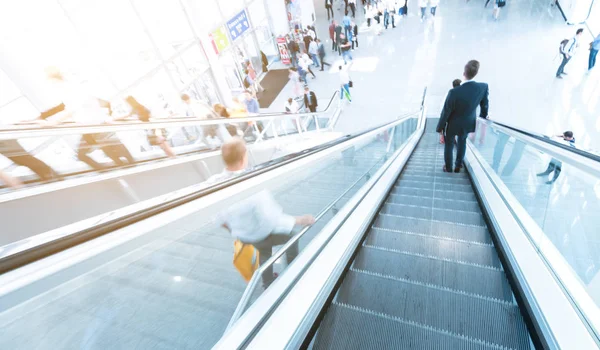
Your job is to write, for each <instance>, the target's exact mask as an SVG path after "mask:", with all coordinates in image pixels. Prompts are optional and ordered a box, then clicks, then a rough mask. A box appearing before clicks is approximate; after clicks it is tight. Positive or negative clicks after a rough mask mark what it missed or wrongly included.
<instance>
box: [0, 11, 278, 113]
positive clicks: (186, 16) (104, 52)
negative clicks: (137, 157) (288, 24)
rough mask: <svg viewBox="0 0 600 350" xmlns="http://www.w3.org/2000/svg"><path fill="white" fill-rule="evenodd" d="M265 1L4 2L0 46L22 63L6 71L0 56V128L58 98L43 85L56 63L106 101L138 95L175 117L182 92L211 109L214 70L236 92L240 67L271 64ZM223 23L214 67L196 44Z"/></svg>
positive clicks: (215, 94) (271, 42) (273, 53)
mask: <svg viewBox="0 0 600 350" xmlns="http://www.w3.org/2000/svg"><path fill="white" fill-rule="evenodd" d="M266 1H267V0H228V1H218V0H203V1H193V0H182V1H166V0H157V1H146V0H105V1H101V2H99V1H96V0H31V1H26V2H25V1H24V2H11V3H10V5H9V4H8V3H6V4H4V3H3V4H2V5H0V33H1V34H0V44H1V45H2V46H4V47H9V48H11V49H10V50H7V51H9V52H10V53H11V55H12V56H13V57H12V58H13V60H12V62H17V63H18V64H17V65H14V64H10V65H8V66H7V64H6V60H0V69H4V70H5V72H0V88H1V89H2V92H3V93H2V98H1V101H0V122H5V123H13V122H16V121H22V120H26V119H33V118H36V117H37V116H38V115H39V113H41V112H42V111H44V110H46V109H49V108H51V107H54V106H56V105H58V104H60V103H61V102H62V101H61V97H60V96H55V92H54V91H53V90H54V89H52V88H50V86H49V84H48V79H47V77H46V74H45V72H44V70H45V68H47V67H58V68H59V69H60V71H61V72H62V73H63V74H64V76H65V78H66V79H67V80H70V81H72V82H73V83H77V84H81V85H82V86H85V88H86V89H89V90H90V93H91V94H93V95H95V96H97V97H99V98H102V99H107V100H112V99H115V98H121V97H124V96H127V95H132V94H134V95H135V96H136V97H139V100H140V101H143V103H145V104H148V107H150V108H151V109H152V111H153V114H155V115H157V116H158V115H161V116H169V115H172V114H176V113H177V112H176V111H177V106H178V105H180V104H181V101H180V99H179V96H180V94H181V93H183V92H187V93H189V94H191V95H193V96H194V97H195V98H196V99H199V100H201V101H203V102H205V103H207V104H210V105H212V104H214V103H217V102H224V101H221V97H220V95H221V94H220V93H219V91H220V88H219V85H218V84H216V83H215V81H214V76H215V74H213V71H212V70H213V69H220V70H221V71H224V72H225V74H224V75H225V76H226V79H227V84H226V85H225V86H229V88H230V89H231V90H238V89H243V84H242V79H243V76H244V74H243V68H244V65H245V63H246V62H251V63H252V65H253V67H254V69H255V70H256V72H257V74H260V73H261V71H262V60H261V58H262V56H261V51H262V52H264V53H265V55H266V56H267V57H268V58H269V60H273V59H275V58H276V57H277V51H276V45H275V42H274V39H273V35H272V30H271V25H270V23H269V18H268V15H267V11H266V7H265V6H266V5H265V4H266ZM32 9H35V11H32ZM240 13H244V16H245V17H244V18H246V19H247V23H246V27H244V29H243V31H242V32H241V33H240V34H239V35H237V36H235V37H234V36H232V35H233V34H231V31H230V28H229V27H230V26H231V23H232V21H234V20H235V19H236V18H238V17H239V16H240ZM282 15H283V14H282ZM221 26H224V27H225V28H226V29H227V30H226V31H227V32H229V33H228V35H229V37H228V38H229V41H230V45H229V47H226V48H225V49H223V50H222V51H221V52H219V53H218V54H217V59H216V60H212V61H210V62H212V64H213V66H212V67H211V63H209V59H208V58H207V55H206V53H207V51H208V50H210V51H211V52H210V54H212V53H213V48H212V47H204V46H203V45H202V44H201V42H202V40H200V39H201V38H203V37H207V36H208V33H211V32H213V31H215V30H216V29H217V28H219V27H221ZM215 64H217V65H218V67H215ZM23 71H28V72H30V75H31V77H30V79H27V80H23V81H16V80H15V79H14V77H15V75H18V74H19V73H20V72H23ZM5 73H6V74H5ZM220 76H223V74H220ZM11 79H12V81H11ZM222 89H223V88H222V87H221V91H222ZM26 91H27V93H25V92H26ZM32 97H36V98H34V99H33V100H32ZM34 100H40V101H46V102H44V103H32V102H34ZM225 102H226V101H225Z"/></svg>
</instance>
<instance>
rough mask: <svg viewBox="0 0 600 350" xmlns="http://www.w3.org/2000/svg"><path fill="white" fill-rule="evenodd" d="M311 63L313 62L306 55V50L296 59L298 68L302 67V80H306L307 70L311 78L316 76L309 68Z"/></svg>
mask: <svg viewBox="0 0 600 350" xmlns="http://www.w3.org/2000/svg"><path fill="white" fill-rule="evenodd" d="M311 64H313V61H312V60H311V59H310V57H308V55H307V54H306V52H303V53H302V56H300V59H299V60H298V66H300V68H302V70H303V71H304V81H306V73H307V72H308V73H310V74H312V77H313V79H315V78H316V77H317V76H316V75H315V73H313V71H312V70H311V69H310V65H311Z"/></svg>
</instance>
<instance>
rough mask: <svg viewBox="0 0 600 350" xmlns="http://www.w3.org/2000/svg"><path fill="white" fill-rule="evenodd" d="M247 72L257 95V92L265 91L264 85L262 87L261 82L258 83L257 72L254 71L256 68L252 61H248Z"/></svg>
mask: <svg viewBox="0 0 600 350" xmlns="http://www.w3.org/2000/svg"><path fill="white" fill-rule="evenodd" d="M246 71H247V73H246V74H247V75H248V77H250V86H252V89H253V90H254V93H255V94H256V93H257V92H263V91H265V89H264V88H263V87H262V85H260V82H259V81H258V76H257V75H256V70H255V69H254V66H253V65H252V62H250V60H247V61H246Z"/></svg>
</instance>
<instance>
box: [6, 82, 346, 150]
mask: <svg viewBox="0 0 600 350" xmlns="http://www.w3.org/2000/svg"><path fill="white" fill-rule="evenodd" d="M338 94H339V91H338V90H336V91H334V92H333V94H332V96H331V98H330V100H329V103H328V104H327V107H326V108H325V109H324V110H322V111H318V112H315V113H311V112H308V113H305V112H303V113H273V114H258V115H255V116H250V117H243V118H218V119H199V118H168V119H164V120H154V121H150V122H142V121H137V120H136V121H127V122H118V121H115V122H111V123H109V124H75V123H72V124H62V125H56V126H52V127H44V126H39V127H18V126H16V127H14V126H13V127H9V128H6V127H5V128H4V129H0V140H14V139H20V138H32V137H48V136H65V135H73V134H90V133H110V132H117V131H134V130H148V129H161V128H175V127H184V126H208V125H219V124H230V123H244V122H246V123H247V122H255V121H264V120H271V119H275V118H286V119H295V118H301V117H306V116H310V117H313V116H317V117H318V116H320V115H324V114H327V113H329V112H330V110H331V109H332V107H333V106H332V105H333V101H334V100H335V97H336V96H337V95H338ZM335 109H339V104H338V105H336V106H335Z"/></svg>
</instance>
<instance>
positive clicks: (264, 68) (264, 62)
mask: <svg viewBox="0 0 600 350" xmlns="http://www.w3.org/2000/svg"><path fill="white" fill-rule="evenodd" d="M260 62H261V63H262V71H263V73H267V72H268V71H269V59H268V58H267V55H265V53H264V52H263V51H262V50H260Z"/></svg>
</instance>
